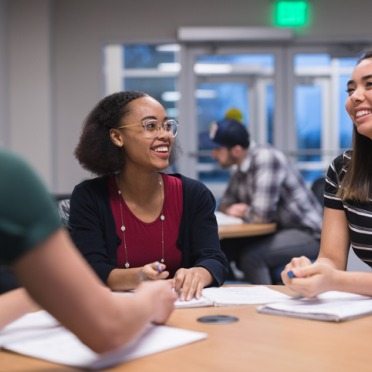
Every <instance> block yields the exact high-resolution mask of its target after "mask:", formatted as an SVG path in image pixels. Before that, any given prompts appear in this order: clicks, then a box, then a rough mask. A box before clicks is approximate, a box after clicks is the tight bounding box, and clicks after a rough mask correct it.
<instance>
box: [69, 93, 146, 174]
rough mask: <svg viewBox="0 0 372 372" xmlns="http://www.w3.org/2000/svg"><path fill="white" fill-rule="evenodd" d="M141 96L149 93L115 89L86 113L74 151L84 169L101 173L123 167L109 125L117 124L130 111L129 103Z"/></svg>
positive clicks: (122, 158) (120, 154)
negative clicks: (116, 90)
mask: <svg viewBox="0 0 372 372" xmlns="http://www.w3.org/2000/svg"><path fill="white" fill-rule="evenodd" d="M141 97H148V95H147V94H146V93H144V92H137V91H126V92H118V93H114V94H111V95H109V96H107V97H105V98H103V99H102V100H101V101H99V102H98V104H97V105H96V106H95V107H94V108H93V110H92V111H91V112H90V113H89V114H88V116H87V118H86V119H85V121H84V124H83V130H82V133H81V135H80V139H79V143H78V145H77V146H76V149H75V151H74V155H75V157H76V159H77V160H78V161H79V163H80V165H81V166H82V167H83V168H84V169H86V170H88V171H90V172H92V173H94V174H96V175H98V176H100V175H108V174H113V173H115V172H118V171H119V170H120V169H122V168H123V166H124V162H125V158H124V156H123V150H122V149H121V148H119V147H117V146H115V145H114V144H113V143H112V141H111V138H110V129H111V128H117V127H119V126H120V120H121V119H122V117H123V115H125V114H126V113H127V112H128V111H129V109H128V107H127V106H128V104H129V103H130V102H132V101H134V100H135V99H137V98H141Z"/></svg>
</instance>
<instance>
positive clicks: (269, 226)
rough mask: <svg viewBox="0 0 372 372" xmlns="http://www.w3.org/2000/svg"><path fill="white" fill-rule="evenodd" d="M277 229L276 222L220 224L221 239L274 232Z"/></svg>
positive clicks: (219, 233)
mask: <svg viewBox="0 0 372 372" xmlns="http://www.w3.org/2000/svg"><path fill="white" fill-rule="evenodd" d="M275 230H276V223H241V224H237V225H220V226H218V235H219V237H220V239H224V238H243V237H249V236H259V235H267V234H272V233H273V232H275Z"/></svg>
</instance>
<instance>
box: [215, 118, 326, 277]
mask: <svg viewBox="0 0 372 372" xmlns="http://www.w3.org/2000/svg"><path fill="white" fill-rule="evenodd" d="M210 139H211V140H212V142H213V145H214V146H213V147H214V148H213V150H212V156H213V158H214V159H216V160H217V161H218V162H219V164H220V165H221V166H222V167H224V168H229V167H232V168H233V172H232V174H231V178H230V181H229V183H228V186H227V189H226V191H225V193H224V195H223V196H222V198H221V200H220V203H219V207H218V209H219V210H220V211H221V212H224V213H225V214H228V215H231V216H235V217H240V218H242V219H243V220H244V221H245V222H250V223H270V222H276V223H277V227H278V228H277V231H276V232H275V233H274V234H271V235H266V236H261V237H254V238H241V239H240V238H239V239H224V240H222V247H223V248H224V250H225V252H226V254H227V255H228V256H229V257H230V259H231V260H235V261H236V262H237V264H238V267H239V269H240V270H242V271H243V273H244V276H245V278H244V280H246V281H248V282H250V283H253V284H273V283H272V278H271V275H270V271H271V270H272V269H274V268H276V267H278V266H280V265H283V266H284V265H285V264H287V263H288V262H289V261H290V259H291V258H292V257H299V256H307V257H309V258H316V257H317V254H318V252H319V245H320V232H321V224H322V207H321V205H320V204H319V202H318V201H317V199H316V198H315V195H314V194H313V193H312V191H311V190H309V189H308V187H307V186H306V184H305V182H304V180H303V178H302V176H301V175H300V173H299V172H298V170H297V169H296V168H295V167H294V166H293V164H292V163H291V162H290V161H289V160H288V159H287V158H286V157H285V155H284V154H283V153H282V152H280V151H279V150H277V149H276V148H274V147H273V146H271V145H268V144H266V145H257V144H256V143H254V142H253V141H250V138H249V133H248V131H247V129H246V128H245V126H244V125H243V124H242V123H241V122H239V121H237V120H235V119H232V118H231V116H230V118H225V119H223V120H220V121H217V122H214V123H213V124H212V125H211V128H210ZM274 284H275V283H274Z"/></svg>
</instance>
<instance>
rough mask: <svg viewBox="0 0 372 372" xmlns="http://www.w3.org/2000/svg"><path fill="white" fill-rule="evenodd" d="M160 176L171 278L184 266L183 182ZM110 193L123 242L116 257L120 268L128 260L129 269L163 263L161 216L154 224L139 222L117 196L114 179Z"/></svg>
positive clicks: (164, 228)
mask: <svg viewBox="0 0 372 372" xmlns="http://www.w3.org/2000/svg"><path fill="white" fill-rule="evenodd" d="M161 176H162V179H163V183H164V203H163V215H164V216H165V220H164V222H163V224H164V225H163V233H164V264H165V265H166V270H168V271H169V272H170V277H173V276H174V274H175V272H176V271H177V270H178V269H179V268H180V267H181V261H182V255H181V251H180V249H179V248H178V247H177V244H176V242H177V238H178V231H179V226H180V221H181V215H182V207H183V202H182V182H181V180H180V179H179V178H177V177H172V176H169V175H166V174H163V173H161ZM109 190H110V206H111V210H112V214H113V216H114V220H115V225H116V234H117V235H118V236H119V237H120V240H121V243H120V245H119V246H118V250H117V256H116V260H117V263H116V265H117V267H119V268H124V267H125V262H126V259H128V262H129V264H130V267H141V266H144V265H146V264H148V263H150V262H154V261H159V262H160V261H161V259H162V221H161V220H160V215H159V216H158V217H157V218H156V220H155V221H152V222H143V221H141V220H140V219H138V218H137V217H136V216H135V215H134V214H133V213H132V212H131V210H130V209H129V208H128V206H127V204H126V203H125V201H124V200H123V199H122V198H121V196H120V195H119V194H118V188H117V185H116V182H115V177H114V176H112V177H110V178H109ZM119 202H121V203H122V204H121V206H122V213H123V222H124V225H125V233H124V234H125V240H126V245H127V254H128V257H126V254H125V249H124V240H123V232H122V231H121V226H122V219H121V215H120V204H119Z"/></svg>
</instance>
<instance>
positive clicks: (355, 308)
mask: <svg viewBox="0 0 372 372" xmlns="http://www.w3.org/2000/svg"><path fill="white" fill-rule="evenodd" d="M257 311H259V312H260V313H265V314H274V315H283V316H289V317H296V318H305V319H314V320H322V321H329V322H342V321H345V320H349V319H354V318H358V317H361V316H366V315H368V314H372V298H371V297H367V296H361V295H357V294H353V293H346V292H338V291H330V292H325V293H322V294H320V295H318V296H317V297H313V298H290V299H288V300H286V301H281V302H276V303H267V304H265V305H262V306H259V307H258V308H257Z"/></svg>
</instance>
